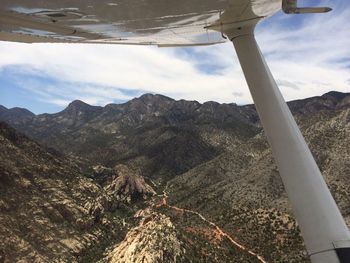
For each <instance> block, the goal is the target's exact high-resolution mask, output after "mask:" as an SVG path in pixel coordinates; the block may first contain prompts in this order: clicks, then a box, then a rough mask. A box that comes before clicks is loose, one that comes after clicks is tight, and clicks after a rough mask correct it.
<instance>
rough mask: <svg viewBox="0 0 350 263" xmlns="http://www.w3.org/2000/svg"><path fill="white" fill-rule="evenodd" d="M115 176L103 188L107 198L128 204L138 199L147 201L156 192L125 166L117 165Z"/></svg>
mask: <svg viewBox="0 0 350 263" xmlns="http://www.w3.org/2000/svg"><path fill="white" fill-rule="evenodd" d="M115 172H116V176H115V177H114V178H113V179H112V181H111V183H109V184H108V185H107V186H106V187H105V191H106V193H107V195H109V196H111V195H112V196H115V197H116V198H117V200H125V201H127V202H128V203H130V202H131V201H133V200H136V199H138V198H141V199H147V198H148V197H149V196H153V195H155V194H156V192H155V191H154V190H153V188H152V187H151V186H150V185H149V184H147V183H146V182H145V179H144V178H143V177H142V176H140V175H137V174H135V173H134V172H133V171H132V170H131V169H129V168H128V167H127V166H126V165H122V164H119V165H117V166H116V167H115Z"/></svg>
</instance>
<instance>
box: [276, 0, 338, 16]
mask: <svg viewBox="0 0 350 263" xmlns="http://www.w3.org/2000/svg"><path fill="white" fill-rule="evenodd" d="M282 10H283V12H285V13H286V14H307V13H326V12H329V11H331V10H332V8H330V7H298V0H283V1H282Z"/></svg>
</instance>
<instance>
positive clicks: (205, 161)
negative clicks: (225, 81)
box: [0, 92, 350, 262]
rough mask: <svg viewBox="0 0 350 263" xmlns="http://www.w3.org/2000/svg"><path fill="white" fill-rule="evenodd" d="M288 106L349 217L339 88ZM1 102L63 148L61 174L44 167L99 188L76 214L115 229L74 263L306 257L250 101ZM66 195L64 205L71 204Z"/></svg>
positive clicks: (347, 128)
mask: <svg viewBox="0 0 350 263" xmlns="http://www.w3.org/2000/svg"><path fill="white" fill-rule="evenodd" d="M289 106H290V108H291V110H292V112H293V114H294V115H295V117H296V119H297V121H298V124H299V125H300V127H301V129H302V132H303V134H304V135H305V137H306V140H307V141H308V143H309V145H310V147H311V150H312V152H313V154H314V156H315V158H316V161H317V163H318V164H319V166H320V168H321V170H322V172H323V175H324V176H325V178H326V181H327V182H328V185H329V186H330V189H331V191H332V193H333V195H334V197H335V199H336V201H337V203H338V205H339V206H340V208H341V210H342V212H343V214H344V216H345V217H346V220H347V222H348V223H350V212H349V211H350V194H349V193H350V177H349V175H350V157H349V156H350V147H348V145H350V93H339V92H329V93H327V94H324V95H323V96H320V97H313V98H308V99H304V100H297V101H293V102H290V103H289ZM11 111H13V109H6V108H1V107H0V120H5V121H6V122H7V123H9V124H10V125H12V126H13V127H15V128H16V129H18V130H19V131H21V132H23V133H25V134H26V135H27V136H29V137H31V138H32V139H34V140H36V141H38V142H40V143H41V144H44V145H46V146H49V147H52V148H54V149H55V150H57V151H59V152H62V153H63V154H68V155H69V156H70V157H69V159H67V157H64V156H62V157H60V158H63V159H64V160H69V162H71V163H74V165H75V166H74V167H78V166H79V167H80V170H79V169H78V168H76V169H78V170H77V172H73V173H72V172H69V171H70V170H69V169H71V168H69V169H68V168H66V166H67V165H66V164H65V162H66V161H65V162H63V161H62V162H58V163H57V164H55V165H56V166H54V167H55V168H54V169H53V170H52V169H51V170H49V172H47V173H45V175H46V174H52V173H53V174H55V173H54V172H53V171H56V170H57V171H60V172H62V173H64V174H65V176H67V174H74V175H73V178H82V177H81V176H82V175H81V174H82V173H84V175H85V176H87V177H89V178H91V180H92V181H88V182H90V183H91V184H92V185H96V186H97V187H98V189H100V190H98V191H97V190H96V191H97V192H95V193H94V196H95V199H96V200H97V201H96V202H90V204H88V205H87V206H85V209H86V210H87V214H88V215H90V216H93V217H94V218H99V220H100V221H98V222H102V221H101V220H102V218H107V219H108V220H109V221H110V222H111V224H112V225H113V224H114V223H115V222H119V223H116V224H117V226H118V227H116V229H123V230H120V232H119V235H118V234H116V236H117V238H115V240H111V239H110V236H109V235H106V234H102V236H101V238H102V239H103V240H105V241H103V242H102V241H96V243H95V244H99V246H97V247H98V253H97V252H96V251H95V252H96V253H95V252H94V251H90V252H88V251H89V249H88V246H85V248H86V249H85V250H84V249H83V250H81V251H79V252H77V253H76V254H74V253H73V252H72V250H69V249H68V250H69V251H71V252H69V253H72V254H70V256H71V257H75V258H77V259H78V260H80V261H82V262H94V261H95V260H96V259H97V258H103V260H104V261H103V262H105V261H107V262H142V260H148V261H147V262H204V261H205V260H207V262H261V261H260V260H259V257H258V256H261V257H263V258H264V259H265V260H266V261H267V262H309V261H308V259H307V256H306V254H305V251H304V247H303V244H302V239H301V237H300V235H299V231H298V228H297V225H296V222H295V220H294V219H293V216H292V214H291V211H290V207H289V205H288V200H287V198H286V194H285V192H284V188H283V185H282V183H281V180H280V178H279V175H278V171H277V168H276V166H275V164H274V161H273V158H272V156H271V152H270V150H269V147H268V144H267V142H266V140H265V137H264V133H263V131H262V129H261V127H260V124H259V121H258V116H257V113H256V111H255V108H254V106H253V105H246V106H238V105H236V104H219V103H216V102H206V103H204V104H200V103H198V102H196V101H184V100H180V101H176V100H173V99H171V98H168V97H165V96H162V95H151V94H145V95H143V96H141V97H140V98H135V99H133V100H131V101H129V102H127V103H124V104H109V105H106V106H105V107H97V106H91V105H88V104H86V103H84V102H81V101H73V102H72V103H71V104H69V106H68V107H67V108H66V109H64V110H63V111H61V112H59V113H55V114H41V115H33V114H31V113H30V112H29V113H28V112H26V111H22V110H21V111H20V112H21V113H23V114H9V112H11ZM24 112H26V113H24ZM26 140H27V139H26ZM35 145H36V144H35ZM11 147H12V146H11ZM11 147H10V148H9V149H11ZM29 148H30V149H31V148H32V147H29ZM7 151H9V150H7ZM9 156H10V155H8V156H7V155H2V157H1V158H2V159H5V160H7V158H9ZM11 156H12V157H11V160H12V159H13V160H22V159H23V160H27V159H26V158H24V157H23V156H22V155H18V156H15V155H11ZM31 158H33V160H35V161H36V162H39V161H38V160H40V162H42V161H43V160H45V159H44V158H42V157H40V156H36V155H33V156H32V157H31ZM55 158H58V157H55ZM7 162H8V161H6V162H5V163H7ZM8 163H9V164H8V169H9V170H10V171H11V172H10V173H9V174H15V173H16V169H17V168H16V166H18V165H19V164H17V163H15V162H8ZM28 165H29V164H28ZM41 165H43V164H41ZM26 166H27V164H26ZM48 166H49V167H50V166H51V165H48ZM60 166H62V168H59V167H60ZM92 167H93V168H92ZM35 171H36V170H35ZM35 171H34V170H28V174H33V173H34V172H35ZM65 171H67V172H65ZM80 171H83V172H80ZM118 171H119V172H118ZM122 171H123V172H122ZM65 176H61V177H62V178H65ZM142 176H143V177H144V179H143V177H142ZM61 177H57V178H61ZM56 180H58V179H56ZM79 180H80V181H79V182H85V180H88V179H86V178H82V179H79ZM79 184H80V183H77V182H76V181H74V180H72V181H71V183H70V185H74V187H78V185H79ZM83 185H84V183H83ZM72 187H73V186H72ZM13 189H15V188H13ZM163 190H164V192H163ZM8 191H9V196H10V194H11V193H12V192H11V190H8ZM53 191H56V190H53ZM62 191H63V193H64V191H66V190H59V191H58V192H59V193H61V192H62ZM80 191H83V193H84V194H86V195H87V197H86V198H88V196H90V194H91V193H88V192H89V191H87V192H86V191H85V190H82V189H75V190H74V191H73V192H77V193H80ZM130 191H131V192H130ZM135 191H136V192H135ZM154 191H155V192H157V194H156V195H155V192H154ZM83 193H81V195H82V194H83ZM130 193H131V194H130ZM144 193H147V194H146V195H145V194H144ZM135 196H138V197H139V198H138V199H134V197H135ZM11 198H12V199H14V200H15V199H16V197H15V195H12V197H11ZM18 198H21V197H20V196H19V197H18ZM74 198H75V197H72V198H71V202H73V203H74V202H77V203H79V202H78V201H76V200H75V199H74ZM77 200H80V199H77ZM144 200H147V201H144ZM115 203H116V204H118V205H113V204H115ZM77 205H79V204H77ZM33 206H34V205H33ZM184 208H185V210H184ZM138 209H141V210H139V211H138V212H137V213H135V212H136V210H138ZM186 209H187V210H186ZM112 211H113V212H112ZM12 216H14V215H12ZM8 218H11V216H9V217H8ZM118 220H119V221H118ZM123 220H124V221H123ZM0 222H1V221H0ZM120 222H124V223H120ZM99 224H100V223H97V226H96V227H97V228H99V227H100V225H99ZM118 224H119V225H118ZM120 224H122V225H123V224H124V225H125V227H124V228H123V227H122V225H120ZM72 228H74V226H72ZM31 231H32V230H29V232H31ZM117 232H118V231H117ZM64 235H65V234H62V236H64ZM123 239H124V240H123ZM121 240H123V241H122V242H121ZM236 241H237V242H238V243H239V245H237V244H236V243H235V242H236ZM52 242H53V243H55V242H57V240H55V241H52ZM105 248H109V249H107V250H106V251H105V254H103V255H102V252H103V251H104V249H105ZM59 249H60V248H58V250H57V251H59ZM68 250H67V251H68ZM248 250H250V251H251V252H252V253H248V252H247V251H248ZM165 251H168V252H165ZM45 253H46V252H45ZM45 253H44V254H45ZM67 253H68V252H67ZM69 253H68V254H69ZM94 253H95V254H96V255H95V256H92V254H94ZM5 254H6V253H5ZM68 254H67V255H68ZM255 254H256V255H255ZM0 255H1V251H0ZM87 259H89V260H90V261H86V260H87ZM84 260H85V261H84Z"/></svg>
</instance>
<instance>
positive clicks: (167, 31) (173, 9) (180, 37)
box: [0, 0, 281, 46]
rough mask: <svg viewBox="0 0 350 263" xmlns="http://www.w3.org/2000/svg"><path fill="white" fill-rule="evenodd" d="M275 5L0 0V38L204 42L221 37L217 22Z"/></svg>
mask: <svg viewBox="0 0 350 263" xmlns="http://www.w3.org/2000/svg"><path fill="white" fill-rule="evenodd" d="M280 8H281V0H61V1H57V0H46V1H42V0H2V1H1V2H0V40H4V41H15V42H26V43H36V42H39V43H40V42H63V43H108V44H111V43H112V44H135V45H159V46H191V45H210V44H217V43H222V42H224V41H225V39H224V38H223V36H222V34H221V32H220V31H221V28H222V27H224V26H228V25H229V26H236V27H239V26H242V25H244V24H245V23H249V22H250V21H256V20H260V19H262V18H264V17H267V16H270V15H272V14H274V13H275V12H276V11H278V10H279V9H280Z"/></svg>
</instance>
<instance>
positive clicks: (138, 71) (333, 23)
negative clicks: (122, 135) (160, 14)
mask: <svg viewBox="0 0 350 263" xmlns="http://www.w3.org/2000/svg"><path fill="white" fill-rule="evenodd" d="M299 2H300V4H301V5H304V6H305V5H322V6H323V5H324V6H330V7H332V8H333V11H332V12H329V13H327V14H318V15H311V14H308V15H286V14H284V13H282V12H279V13H277V14H275V15H274V16H273V17H270V18H268V19H266V20H264V21H263V22H261V23H260V24H259V25H258V27H257V29H256V38H257V41H258V43H259V45H260V48H261V50H262V52H263V54H264V56H265V58H266V60H267V64H268V65H269V67H270V69H271V71H272V74H273V75H274V77H275V79H276V82H277V84H278V85H279V87H280V90H281V92H282V94H283V96H284V98H285V99H286V100H293V99H300V98H306V97H311V96H319V95H322V94H324V93H326V92H328V91H331V90H336V91H341V92H350V1H346V0H324V1H315V0H304V1H299ZM144 93H159V94H163V95H166V96H169V97H171V98H174V99H186V100H197V101H199V102H205V101H218V102H221V103H231V102H234V103H237V104H240V105H242V104H248V103H252V99H251V96H250V94H249V90H248V87H247V85H246V82H245V79H244V76H243V73H242V70H241V68H240V65H239V63H238V59H237V56H236V53H235V50H234V48H233V46H232V44H231V43H230V42H227V43H224V44H219V45H214V46H206V47H187V48H157V47H154V46H124V45H121V46H118V45H93V44H89V45H84V44H74V45H72V44H21V43H10V42H1V41H0V104H1V105H4V106H5V107H7V108H11V107H23V108H27V109H29V110H31V111H32V112H34V113H36V114H39V113H44V112H48V113H53V112H58V111H60V110H62V109H64V108H65V107H66V106H67V105H68V104H69V103H70V102H71V101H73V100H75V99H79V100H82V101H85V102H86V103H89V104H92V105H101V106H104V105H106V104H109V103H123V102H125V101H127V100H130V99H132V98H134V97H138V96H140V95H142V94H144Z"/></svg>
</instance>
